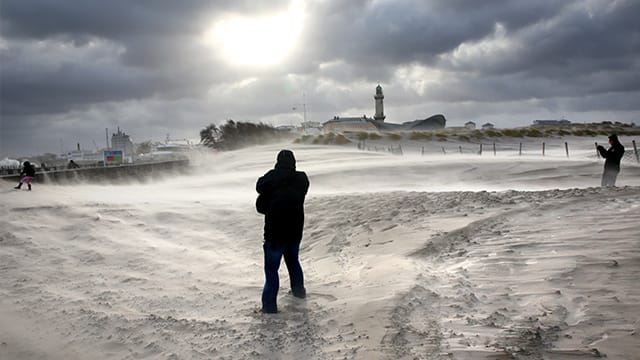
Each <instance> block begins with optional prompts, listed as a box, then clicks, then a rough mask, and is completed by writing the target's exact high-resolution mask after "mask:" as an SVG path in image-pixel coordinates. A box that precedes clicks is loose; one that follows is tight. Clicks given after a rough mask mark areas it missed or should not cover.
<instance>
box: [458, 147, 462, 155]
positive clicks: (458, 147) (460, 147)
mask: <svg viewBox="0 0 640 360" xmlns="http://www.w3.org/2000/svg"><path fill="white" fill-rule="evenodd" d="M458 149H460V154H462V145H459V146H458Z"/></svg>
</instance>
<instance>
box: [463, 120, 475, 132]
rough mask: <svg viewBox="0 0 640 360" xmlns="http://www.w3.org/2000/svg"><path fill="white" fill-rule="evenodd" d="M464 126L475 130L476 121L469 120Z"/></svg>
mask: <svg viewBox="0 0 640 360" xmlns="http://www.w3.org/2000/svg"><path fill="white" fill-rule="evenodd" d="M464 127H465V128H467V129H469V130H475V128H476V123H474V122H473V121H467V122H466V123H465V124H464Z"/></svg>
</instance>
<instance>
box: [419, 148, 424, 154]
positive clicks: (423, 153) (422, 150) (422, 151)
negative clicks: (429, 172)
mask: <svg viewBox="0 0 640 360" xmlns="http://www.w3.org/2000/svg"><path fill="white" fill-rule="evenodd" d="M420 155H423V156H424V146H423V147H422V152H421V153H420Z"/></svg>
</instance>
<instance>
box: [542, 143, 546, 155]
mask: <svg viewBox="0 0 640 360" xmlns="http://www.w3.org/2000/svg"><path fill="white" fill-rule="evenodd" d="M544 146H545V143H544V142H543V143H542V156H544Z"/></svg>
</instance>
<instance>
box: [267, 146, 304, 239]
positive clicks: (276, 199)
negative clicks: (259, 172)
mask: <svg viewBox="0 0 640 360" xmlns="http://www.w3.org/2000/svg"><path fill="white" fill-rule="evenodd" d="M308 189H309V179H308V178H307V174H305V173H304V172H302V171H296V159H295V157H294V156H293V152H291V151H290V150H282V151H280V153H278V158H277V162H276V165H275V167H274V168H273V169H272V170H269V171H268V172H267V173H266V174H264V176H262V177H260V178H259V179H258V182H257V183H256V191H257V192H258V193H259V194H260V197H261V198H262V199H260V200H259V202H262V203H263V204H264V205H263V206H261V209H259V210H262V212H263V213H264V215H265V217H264V240H265V241H267V242H272V243H278V244H291V243H296V242H300V240H302V229H303V227H304V199H305V196H306V195H307V191H308Z"/></svg>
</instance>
